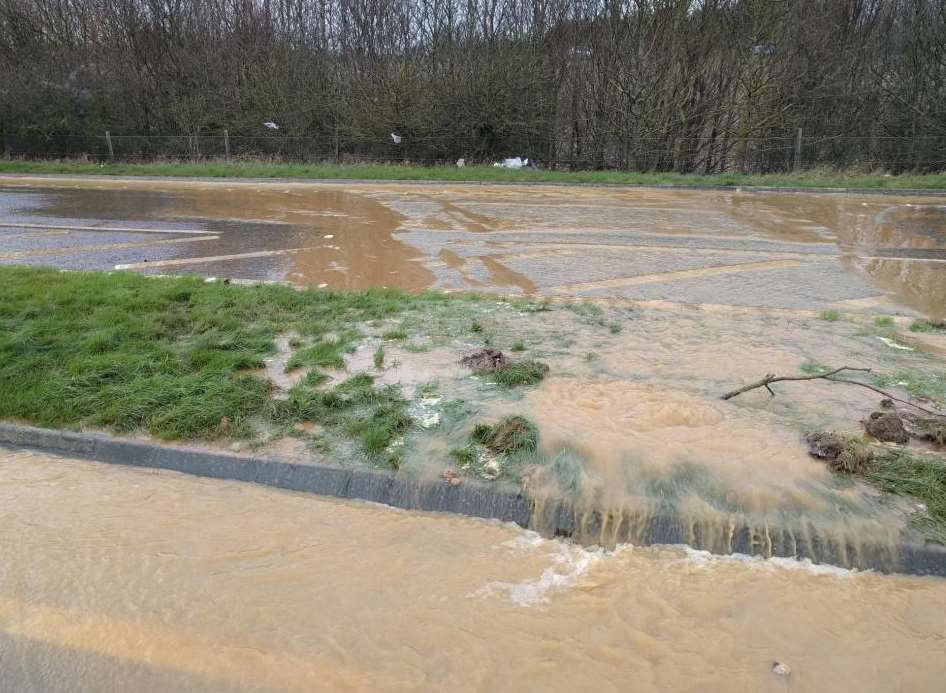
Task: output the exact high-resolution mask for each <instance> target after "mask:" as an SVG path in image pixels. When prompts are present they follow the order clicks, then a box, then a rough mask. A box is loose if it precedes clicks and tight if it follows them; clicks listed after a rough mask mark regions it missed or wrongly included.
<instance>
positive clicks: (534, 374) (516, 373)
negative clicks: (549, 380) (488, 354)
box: [483, 361, 549, 387]
mask: <svg viewBox="0 0 946 693" xmlns="http://www.w3.org/2000/svg"><path fill="white" fill-rule="evenodd" d="M548 372H549V367H548V366H547V365H546V364H544V363H542V362H541V361H518V362H516V363H510V364H508V365H506V366H503V367H501V368H497V369H496V370H495V371H492V372H484V373H483V374H484V375H488V376H489V377H490V378H491V379H492V380H493V382H495V383H497V384H499V385H502V386H504V387H515V386H517V385H535V384H536V383H538V382H539V381H541V380H542V379H543V378H544V377H545V376H546V374H548Z"/></svg>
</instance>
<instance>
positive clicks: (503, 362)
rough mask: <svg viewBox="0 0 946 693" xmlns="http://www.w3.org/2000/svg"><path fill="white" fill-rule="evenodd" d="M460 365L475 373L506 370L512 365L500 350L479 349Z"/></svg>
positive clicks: (465, 357)
mask: <svg viewBox="0 0 946 693" xmlns="http://www.w3.org/2000/svg"><path fill="white" fill-rule="evenodd" d="M460 363H461V364H463V365H464V366H467V367H468V368H472V369H473V370H475V371H487V372H490V373H491V372H493V371H495V370H498V369H500V368H504V367H506V366H508V365H509V364H510V361H509V358H508V357H507V356H506V355H505V354H504V353H503V352H501V351H500V350H499V349H491V348H489V347H487V348H485V349H478V350H477V351H474V352H473V353H472V354H467V355H466V356H464V357H463V358H462V359H460Z"/></svg>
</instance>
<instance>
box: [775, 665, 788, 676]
mask: <svg viewBox="0 0 946 693" xmlns="http://www.w3.org/2000/svg"><path fill="white" fill-rule="evenodd" d="M772 673H773V674H775V675H776V676H789V675H791V673H792V668H791V667H790V666H788V665H787V664H785V663H784V662H772Z"/></svg>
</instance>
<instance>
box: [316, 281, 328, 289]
mask: <svg viewBox="0 0 946 693" xmlns="http://www.w3.org/2000/svg"><path fill="white" fill-rule="evenodd" d="M326 286H328V284H326V283H325V282H322V283H321V284H319V286H318V288H320V289H324V288H325V287H326Z"/></svg>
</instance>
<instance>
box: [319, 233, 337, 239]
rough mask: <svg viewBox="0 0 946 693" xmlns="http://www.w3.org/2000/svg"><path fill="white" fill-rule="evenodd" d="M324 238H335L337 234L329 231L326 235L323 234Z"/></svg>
mask: <svg viewBox="0 0 946 693" xmlns="http://www.w3.org/2000/svg"><path fill="white" fill-rule="evenodd" d="M322 238H335V235H334V234H331V233H327V234H325V235H324V236H322Z"/></svg>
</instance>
